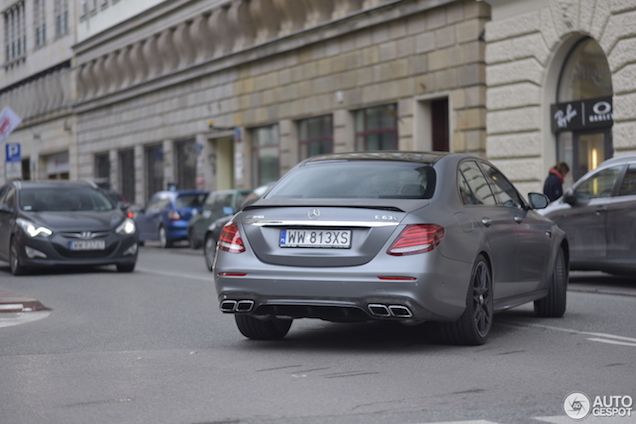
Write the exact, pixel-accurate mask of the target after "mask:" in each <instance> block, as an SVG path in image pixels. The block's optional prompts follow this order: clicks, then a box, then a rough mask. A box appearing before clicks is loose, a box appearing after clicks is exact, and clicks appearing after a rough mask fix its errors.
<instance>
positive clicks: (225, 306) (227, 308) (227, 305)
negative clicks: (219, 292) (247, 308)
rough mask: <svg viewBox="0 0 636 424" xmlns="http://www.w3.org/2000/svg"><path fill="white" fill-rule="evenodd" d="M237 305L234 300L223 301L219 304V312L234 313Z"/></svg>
mask: <svg viewBox="0 0 636 424" xmlns="http://www.w3.org/2000/svg"><path fill="white" fill-rule="evenodd" d="M237 303H238V302H237V301H236V300H224V301H223V302H221V311H222V312H234V310H235V309H236V305H237Z"/></svg>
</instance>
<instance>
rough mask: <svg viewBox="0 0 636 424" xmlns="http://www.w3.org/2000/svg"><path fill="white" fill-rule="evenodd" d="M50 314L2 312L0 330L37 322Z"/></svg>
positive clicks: (47, 312) (42, 312)
mask: <svg viewBox="0 0 636 424" xmlns="http://www.w3.org/2000/svg"><path fill="white" fill-rule="evenodd" d="M50 314H51V311H34V312H3V313H2V314H0V328H2V327H10V326H12V325H19V324H26V323H27V322H33V321H37V320H39V319H42V318H46V317H48V316H49V315H50Z"/></svg>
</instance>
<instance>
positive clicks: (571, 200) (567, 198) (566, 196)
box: [563, 188, 576, 206]
mask: <svg viewBox="0 0 636 424" xmlns="http://www.w3.org/2000/svg"><path fill="white" fill-rule="evenodd" d="M563 201H564V202H565V203H567V204H568V205H570V206H574V205H576V195H575V194H574V190H572V188H568V189H567V190H565V193H563Z"/></svg>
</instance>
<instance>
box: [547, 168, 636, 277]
mask: <svg viewBox="0 0 636 424" xmlns="http://www.w3.org/2000/svg"><path fill="white" fill-rule="evenodd" d="M542 214H544V215H545V216H547V217H549V218H550V219H552V220H553V221H554V222H556V223H557V224H558V226H559V227H560V228H561V229H562V230H564V231H565V232H566V233H567V236H568V240H569V243H570V269H572V270H600V271H605V272H609V273H614V274H632V275H634V274H635V273H636V254H635V253H634V252H636V228H635V227H634V223H635V222H636V156H623V157H617V158H613V159H609V160H606V161H605V162H603V163H602V164H601V165H600V166H599V167H598V168H596V169H594V170H593V171H590V172H588V173H587V174H585V175H584V176H583V177H581V179H579V180H578V181H577V182H576V183H575V184H574V185H573V186H572V187H571V188H570V189H568V190H566V192H565V193H564V194H563V196H562V197H561V198H560V199H558V200H556V201H555V202H553V203H551V204H550V205H549V206H548V207H547V208H546V209H544V210H543V211H542Z"/></svg>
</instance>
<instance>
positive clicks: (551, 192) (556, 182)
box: [543, 162, 570, 202]
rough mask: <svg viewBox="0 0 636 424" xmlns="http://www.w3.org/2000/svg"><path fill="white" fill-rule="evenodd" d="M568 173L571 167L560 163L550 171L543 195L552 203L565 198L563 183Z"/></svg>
mask: <svg viewBox="0 0 636 424" xmlns="http://www.w3.org/2000/svg"><path fill="white" fill-rule="evenodd" d="M568 172H570V167H569V166H568V164H567V163H565V162H559V163H557V164H556V165H554V166H553V167H552V168H551V169H550V172H549V174H548V178H546V179H545V183H544V184H543V194H545V195H546V196H548V199H550V201H551V202H553V201H555V200H556V199H558V198H559V197H561V196H563V181H564V179H565V176H566V175H567V174H568Z"/></svg>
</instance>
